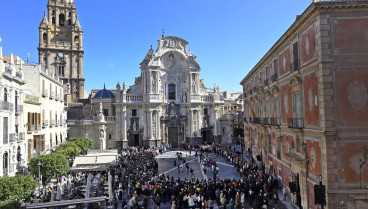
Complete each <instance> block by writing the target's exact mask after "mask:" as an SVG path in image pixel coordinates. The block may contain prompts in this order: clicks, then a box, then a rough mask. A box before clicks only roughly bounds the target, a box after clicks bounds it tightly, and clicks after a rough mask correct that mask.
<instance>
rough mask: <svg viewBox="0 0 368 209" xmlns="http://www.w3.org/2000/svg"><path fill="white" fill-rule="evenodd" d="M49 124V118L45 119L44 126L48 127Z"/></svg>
mask: <svg viewBox="0 0 368 209" xmlns="http://www.w3.org/2000/svg"><path fill="white" fill-rule="evenodd" d="M48 126H49V121H48V120H44V121H43V124H42V128H47V127H48Z"/></svg>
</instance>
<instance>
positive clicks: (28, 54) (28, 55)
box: [27, 52, 31, 62]
mask: <svg viewBox="0 0 368 209" xmlns="http://www.w3.org/2000/svg"><path fill="white" fill-rule="evenodd" d="M30 56H31V53H29V52H28V53H27V62H29V57H30Z"/></svg>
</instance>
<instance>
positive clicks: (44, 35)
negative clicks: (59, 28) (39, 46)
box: [42, 33, 47, 42]
mask: <svg viewBox="0 0 368 209" xmlns="http://www.w3.org/2000/svg"><path fill="white" fill-rule="evenodd" d="M42 40H43V42H47V33H44V34H43V35H42Z"/></svg>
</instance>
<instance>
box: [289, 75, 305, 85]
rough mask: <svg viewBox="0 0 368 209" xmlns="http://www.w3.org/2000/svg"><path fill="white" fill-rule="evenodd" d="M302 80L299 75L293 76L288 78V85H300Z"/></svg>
mask: <svg viewBox="0 0 368 209" xmlns="http://www.w3.org/2000/svg"><path fill="white" fill-rule="evenodd" d="M302 83H303V80H302V78H301V77H300V76H295V77H293V78H291V79H290V82H289V86H295V85H301V84H302Z"/></svg>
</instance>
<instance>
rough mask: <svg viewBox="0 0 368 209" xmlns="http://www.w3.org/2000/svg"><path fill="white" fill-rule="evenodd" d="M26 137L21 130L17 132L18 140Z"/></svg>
mask: <svg viewBox="0 0 368 209" xmlns="http://www.w3.org/2000/svg"><path fill="white" fill-rule="evenodd" d="M25 139H26V133H24V132H22V133H19V134H18V141H24V140H25Z"/></svg>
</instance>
